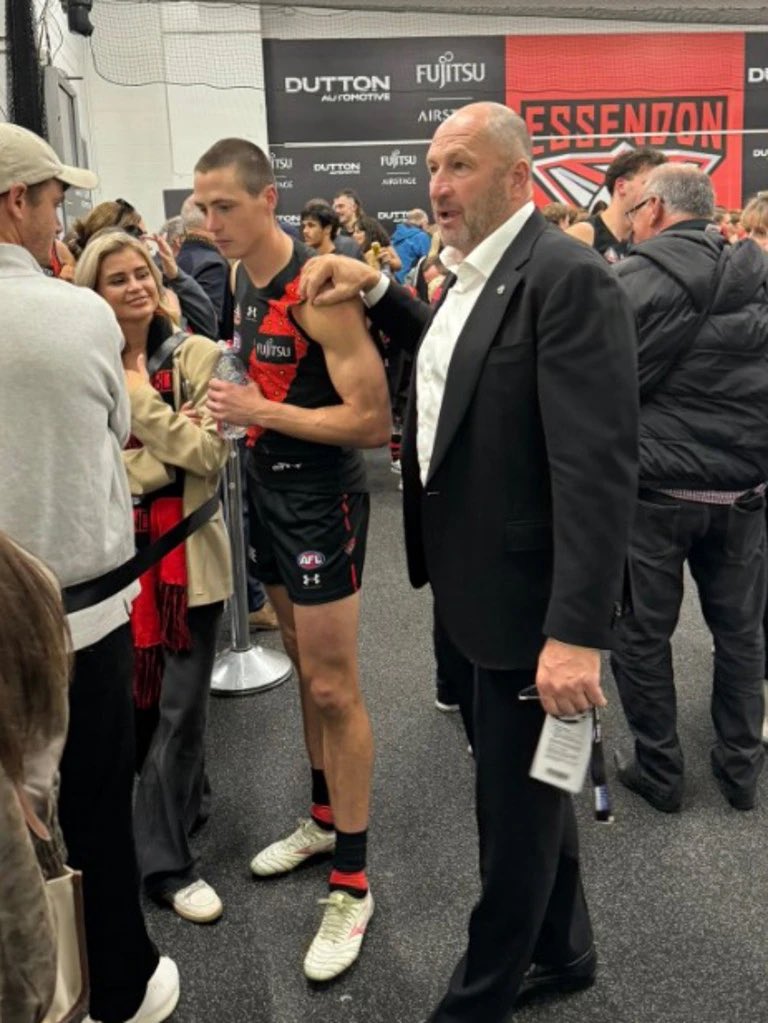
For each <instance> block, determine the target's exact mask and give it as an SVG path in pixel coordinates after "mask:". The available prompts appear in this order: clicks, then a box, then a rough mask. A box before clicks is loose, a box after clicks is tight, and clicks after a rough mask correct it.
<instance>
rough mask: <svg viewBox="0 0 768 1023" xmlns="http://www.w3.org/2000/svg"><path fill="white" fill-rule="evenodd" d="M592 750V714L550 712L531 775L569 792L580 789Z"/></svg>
mask: <svg viewBox="0 0 768 1023" xmlns="http://www.w3.org/2000/svg"><path fill="white" fill-rule="evenodd" d="M591 750H592V714H591V713H590V712H589V711H587V712H586V713H585V714H579V715H578V716H573V717H562V718H556V717H552V715H551V714H547V716H546V718H545V719H544V727H543V728H542V730H541V737H540V738H539V744H538V746H537V747H536V753H535V755H534V758H533V763H532V764H531V770H530V772H529V773H530V776H531V778H535V779H536V780H537V781H543V782H545V783H546V784H547V785H554V786H555V787H556V788H558V789H564V790H565V791H566V792H580V791H581V789H582V787H583V785H584V779H585V778H586V775H587V767H588V766H589V756H590V752H591Z"/></svg>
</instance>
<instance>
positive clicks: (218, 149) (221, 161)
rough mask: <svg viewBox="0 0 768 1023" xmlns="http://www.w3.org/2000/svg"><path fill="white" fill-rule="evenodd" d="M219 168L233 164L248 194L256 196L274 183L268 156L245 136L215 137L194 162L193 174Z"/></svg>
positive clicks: (205, 172)
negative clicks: (215, 139) (234, 137)
mask: <svg viewBox="0 0 768 1023" xmlns="http://www.w3.org/2000/svg"><path fill="white" fill-rule="evenodd" d="M222 167H234V168H235V170H236V172H237V176H238V178H239V179H240V183H241V185H242V186H243V188H244V189H245V190H246V192H248V194H249V195H260V194H261V193H262V192H263V191H264V189H265V188H266V187H267V185H274V183H275V174H274V171H273V170H272V164H271V163H270V160H269V157H268V156H267V154H266V153H265V152H264V151H263V150H262V149H259V147H258V146H257V145H254V143H253V142H249V141H248V140H247V139H219V141H218V142H214V144H213V145H212V146H211V148H210V149H209V150H207V152H205V153H203V155H202V156H201V157H200V159H199V160H198V161H197V163H196V164H195V174H208V172H209V171H213V170H221V169H222Z"/></svg>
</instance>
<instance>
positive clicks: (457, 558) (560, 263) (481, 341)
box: [370, 211, 638, 669]
mask: <svg viewBox="0 0 768 1023" xmlns="http://www.w3.org/2000/svg"><path fill="white" fill-rule="evenodd" d="M370 315H371V317H372V318H373V319H374V321H375V323H376V325H377V326H379V327H381V329H382V330H384V331H385V332H386V333H387V334H389V335H390V337H392V338H394V339H396V340H397V339H399V340H400V342H401V343H402V344H404V345H405V346H413V345H417V344H418V340H419V338H420V336H421V334H422V330H423V328H424V326H425V325H426V324H427V323H428V321H429V319H430V317H431V315H432V311H431V310H430V309H429V308H428V307H426V306H425V305H424V304H423V303H420V302H419V301H418V299H414V298H413V297H412V296H410V295H409V293H408V292H407V291H405V290H404V289H402V288H398V287H397V286H396V285H391V286H390V288H389V290H388V292H387V294H386V295H385V296H384V298H382V300H381V301H380V302H379V303H377V305H376V306H374V307H373V309H372V310H371V311H370ZM636 350H637V345H636V334H635V324H634V318H633V315H632V312H631V309H630V307H629V305H628V303H627V300H626V298H625V297H624V295H623V293H622V291H621V289H620V287H619V285H618V283H617V281H616V279H615V278H614V276H613V274H612V271H611V270H610V269H609V267H608V266H607V264H605V262H604V261H603V260H602V259H601V258H600V257H599V256H598V255H597V254H596V253H595V252H594V251H593V250H592V249H590V248H588V247H587V246H585V245H583V244H581V243H580V242H577V241H575V240H574V239H572V238H569V237H568V236H566V235H565V234H564V233H563V232H562V231H559V230H558V229H557V228H553V227H550V226H548V225H547V223H546V221H545V220H544V218H543V217H542V216H541V214H540V213H538V211H536V212H534V213H533V214H532V216H531V217H530V218H529V219H528V221H526V223H525V225H524V227H523V229H522V230H521V232H520V234H519V235H518V236H517V238H516V239H515V240H514V241H513V242H512V244H511V245H510V246H509V248H508V249H507V251H506V252H505V253H504V255H503V257H502V259H501V261H500V262H499V264H498V266H497V267H496V269H495V270H494V272H493V274H492V275H491V277H490V279H489V280H488V282H487V283H486V285H485V287H484V289H483V292H482V294H481V295H480V297H479V298H478V300H477V303H476V305H475V307H474V309H473V311H472V313H471V314H470V316H469V319H468V320H467V323H466V324H465V326H464V329H463V330H462V332H461V335H460V337H459V339H458V342H457V345H456V348H455V351H454V354H453V358H452V360H451V364H450V367H449V370H448V377H447V380H446V386H445V394H444V398H443V404H442V407H441V411H440V418H439V421H438V426H437V433H436V437H435V444H434V450H433V454H432V459H431V463H430V468H429V475H428V478H427V481H426V486H424V487H422V484H421V479H420V475H419V466H418V460H417V456H416V408H417V401H416V373H415V372H414V375H413V381H412V386H411V393H410V397H409V404H408V409H407V412H406V424H405V429H404V433H403V446H402V455H401V459H402V468H403V500H404V514H405V539H406V547H407V554H408V569H409V573H410V578H411V581H412V583H413V584H414V586H422V585H424V583H426V582H430V583H431V585H432V587H433V589H434V592H435V597H436V600H437V603H438V606H439V608H440V616H441V618H442V620H443V623H444V625H445V627H446V629H447V631H448V633H449V635H450V637H451V639H452V640H453V642H454V643H455V644H456V646H457V647H458V648H459V650H460V651H461V652H462V653H463V654H464V655H465V656H466V657H468V658H469V659H470V660H472V661H474V662H475V663H477V664H480V665H482V666H484V667H488V668H498V669H530V668H533V667H535V665H536V661H537V658H538V654H539V651H540V649H541V646H542V644H543V642H544V638H545V637H546V636H552V637H554V638H555V639H559V640H561V641H563V642H568V643H575V644H579V645H583V646H590V647H598V648H607V647H609V646H610V645H611V630H612V626H613V623H614V620H615V617H616V615H617V613H619V609H620V606H621V601H622V597H623V592H624V570H625V560H626V552H627V543H628V538H629V529H630V524H631V519H632V515H633V510H634V505H635V498H636V494H637V446H638V441H637V435H638V394H637V391H638V387H637V366H636Z"/></svg>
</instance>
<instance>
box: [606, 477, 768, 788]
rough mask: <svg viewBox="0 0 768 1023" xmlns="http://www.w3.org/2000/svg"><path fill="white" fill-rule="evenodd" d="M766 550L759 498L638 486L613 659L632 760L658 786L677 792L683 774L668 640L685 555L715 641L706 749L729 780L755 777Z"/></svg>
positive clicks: (737, 783)
mask: <svg viewBox="0 0 768 1023" xmlns="http://www.w3.org/2000/svg"><path fill="white" fill-rule="evenodd" d="M765 558H766V551H765V512H764V501H763V499H762V498H760V497H754V496H752V497H750V498H747V499H744V498H742V499H740V500H739V501H738V502H736V504H733V505H726V506H723V505H706V504H698V503H694V502H692V501H680V500H677V499H676V498H672V497H668V496H666V495H664V494H653V493H647V492H643V493H642V497H641V499H640V500H639V502H638V507H637V512H636V516H635V522H634V526H633V530H632V537H631V541H630V556H629V568H630V574H631V579H632V601H633V605H634V609H633V612H632V614H630V615H627V616H626V617H625V618H622V619H621V620H620V621H619V624H618V628H617V645H616V651H615V653H614V656H613V658H612V667H613V673H614V675H615V677H616V683H617V686H618V689H619V695H620V697H621V702H622V705H623V707H624V713H625V714H626V716H627V721H628V722H629V726H630V728H631V730H632V734H633V736H634V739H635V756H636V759H637V764H638V767H639V769H640V771H641V772H642V774H643V775H645V777H646V779H647V781H648V782H650V783H651V784H653V785H655V786H656V788H657V789H658V790H659V791H660V792H661V793H663V794H675V795H678V794H679V793H680V791H681V789H682V783H683V750H682V747H681V745H680V739H679V737H678V734H677V704H676V699H675V682H674V675H673V671H672V650H671V646H670V640H671V638H672V634H673V632H674V631H675V627H676V626H677V620H678V616H679V613H680V604H681V602H682V599H683V566H684V564H685V562H686V560H687V561H688V565H689V567H690V570H691V574H692V576H693V578H694V580H695V582H696V586H697V588H698V592H699V600H700V602H701V610H702V613H703V615H704V619H705V621H706V623H707V625H708V626H709V629H710V630H711V632H712V636H713V638H714V643H715V656H714V674H713V685H712V700H711V713H712V721H713V724H714V728H715V745H714V748H713V751H712V756H713V758H714V760H715V761H716V762H717V765H718V767H720V768H721V769H722V771H723V772H724V774H725V776H726V778H727V781H728V783H729V786H730V787H731V788H733V789H735V790H744V791H753V790H754V788H755V786H756V785H757V779H758V777H759V775H760V771H761V769H762V765H763V759H764V752H763V746H762V742H761V732H762V723H763V677H764V667H765V647H764V639H763V610H764V605H765V590H766V562H765Z"/></svg>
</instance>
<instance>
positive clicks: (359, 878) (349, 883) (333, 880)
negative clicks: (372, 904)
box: [328, 868, 368, 892]
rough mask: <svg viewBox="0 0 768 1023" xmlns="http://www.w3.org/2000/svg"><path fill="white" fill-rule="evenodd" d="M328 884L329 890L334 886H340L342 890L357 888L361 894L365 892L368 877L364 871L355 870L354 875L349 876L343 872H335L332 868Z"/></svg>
mask: <svg viewBox="0 0 768 1023" xmlns="http://www.w3.org/2000/svg"><path fill="white" fill-rule="evenodd" d="M328 884H329V885H330V886H331V888H333V886H334V885H341V886H343V887H344V888H357V889H358V890H359V891H361V892H367V891H368V875H367V874H366V872H365V871H364V870H357V871H355V873H354V874H350V873H347V871H345V870H336V869H335V868H334V869H333V870H332V871H331V876H330V878H329V879H328Z"/></svg>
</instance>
